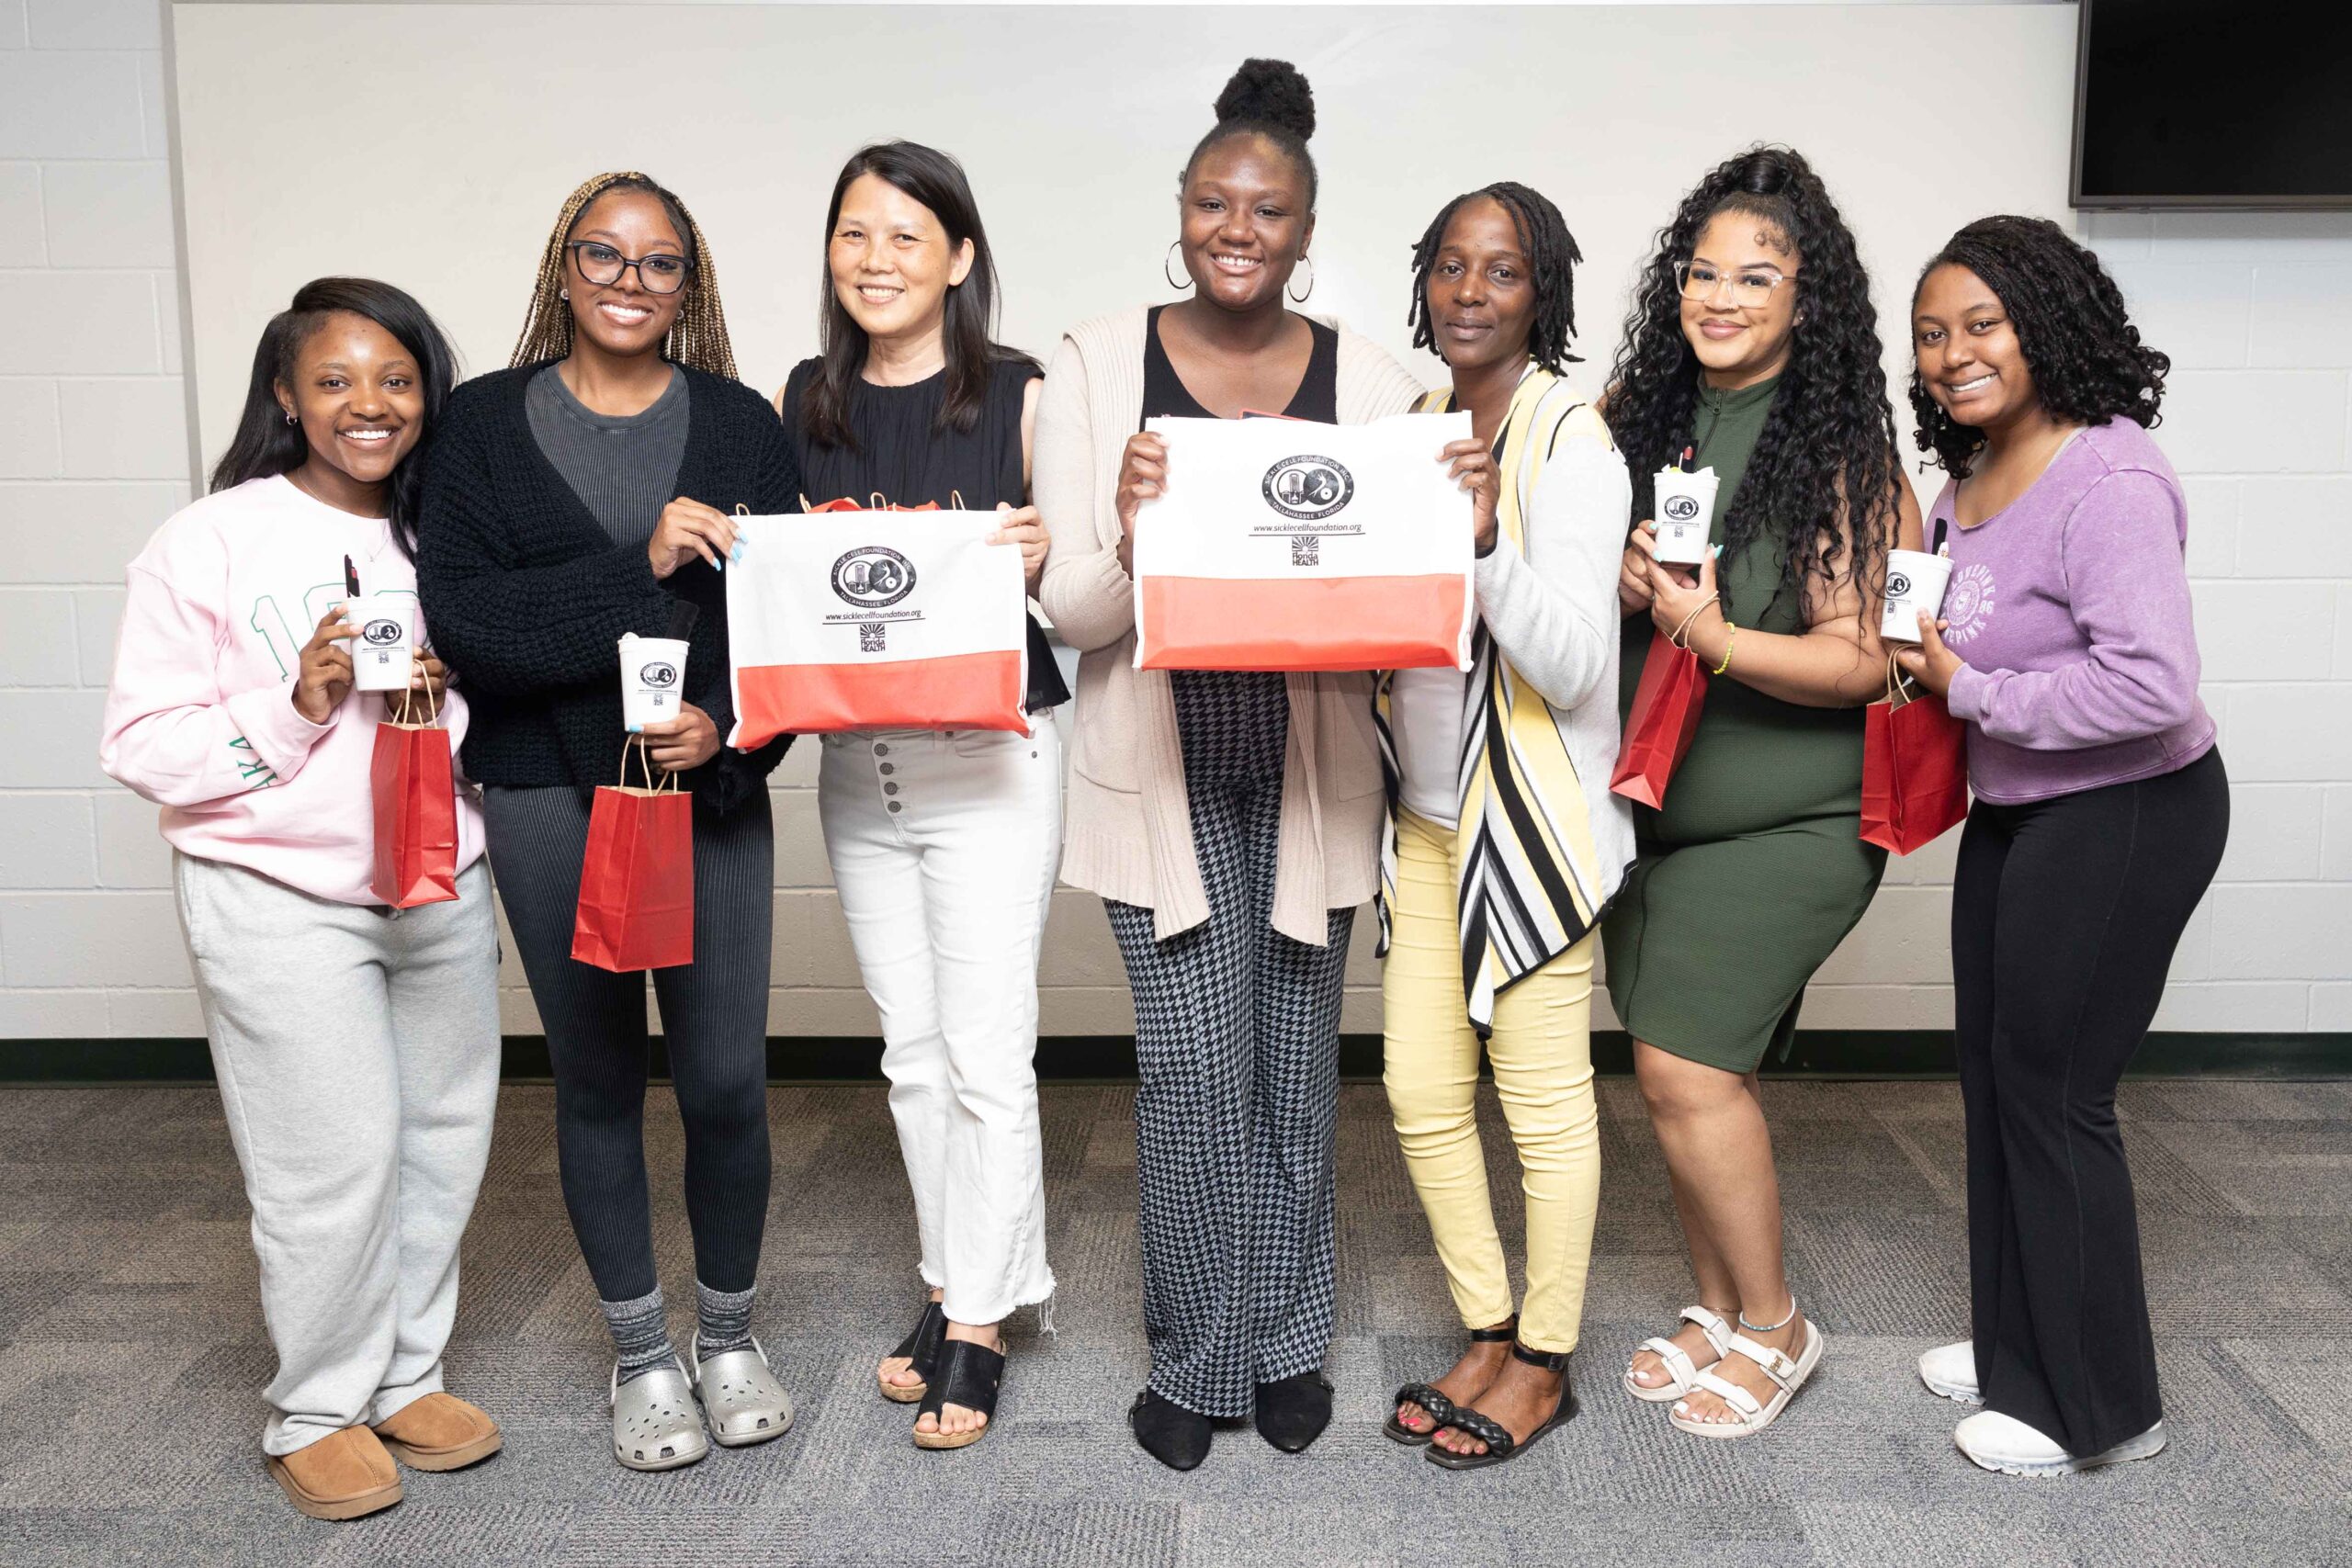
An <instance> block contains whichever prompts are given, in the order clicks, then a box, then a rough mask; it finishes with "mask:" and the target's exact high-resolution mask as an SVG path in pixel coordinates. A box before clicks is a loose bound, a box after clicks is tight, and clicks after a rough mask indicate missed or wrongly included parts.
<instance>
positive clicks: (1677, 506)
mask: <svg viewBox="0 0 2352 1568" xmlns="http://www.w3.org/2000/svg"><path fill="white" fill-rule="evenodd" d="M1664 511H1665V513H1666V514H1667V515H1668V517H1671V518H1673V519H1674V520H1675V521H1676V522H1677V523H1688V522H1689V521H1691V519H1692V518H1693V517H1696V516H1698V515H1699V498H1698V497H1697V496H1695V495H1669V496H1668V497H1667V498H1666V506H1665V508H1664Z"/></svg>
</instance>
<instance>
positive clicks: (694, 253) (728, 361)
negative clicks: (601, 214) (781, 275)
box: [507, 169, 739, 381]
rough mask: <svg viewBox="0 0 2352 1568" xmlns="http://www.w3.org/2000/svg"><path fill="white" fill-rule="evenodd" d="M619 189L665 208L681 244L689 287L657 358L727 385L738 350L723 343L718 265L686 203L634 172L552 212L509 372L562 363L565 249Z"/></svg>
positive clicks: (567, 319)
mask: <svg viewBox="0 0 2352 1568" xmlns="http://www.w3.org/2000/svg"><path fill="white" fill-rule="evenodd" d="M616 190H633V191H642V192H644V193H645V194H646V195H648V196H650V197H654V198H655V199H656V200H658V201H660V202H661V203H662V208H663V209H665V210H667V211H668V213H669V215H670V221H671V222H672V223H673V224H674V225H676V227H677V231H678V233H679V236H680V237H681V238H683V239H684V241H685V242H686V265H687V271H686V286H685V288H683V289H681V290H680V291H679V293H680V299H679V300H678V319H677V320H676V321H673V322H672V323H671V324H670V335H669V336H668V337H666V338H664V339H662V358H664V359H667V360H670V361H672V362H673V363H675V364H679V365H684V366H686V367H689V368H691V369H695V370H705V371H708V372H709V373H710V374H711V375H713V376H724V377H726V378H728V379H729V380H730V381H733V380H737V379H739V377H738V376H737V375H736V372H735V350H734V348H733V347H732V346H731V345H730V344H729V342H728V339H727V312H726V311H725V310H722V309H721V308H720V306H719V303H718V265H717V264H716V263H715V262H713V261H712V260H711V256H710V246H709V244H708V243H706V242H705V241H704V239H703V237H702V228H701V226H700V225H699V224H697V223H696V222H695V220H694V215H693V214H692V213H690V212H688V211H687V210H686V204H685V203H684V202H683V201H680V200H679V199H678V198H677V197H676V196H675V195H673V193H672V192H671V191H669V190H668V189H666V188H665V187H663V186H662V185H661V184H660V183H659V182H658V181H656V180H655V179H653V177H652V176H651V175H640V174H639V173H637V172H636V171H635V170H633V169H623V170H619V171H616V172H615V173H612V174H605V175H596V176H595V177H594V178H593V179H590V180H588V181H586V182H584V183H583V184H582V186H580V188H579V189H577V190H575V191H573V192H572V193H571V196H569V197H566V198H565V199H564V203H563V210H562V211H560V212H559V213H557V214H556V220H555V230H554V231H553V232H551V233H550V234H548V245H547V249H546V250H545V251H544V252H542V253H541V254H540V255H539V276H538V281H537V283H535V284H534V285H533V286H532V288H531V308H530V310H528V311H527V312H526V313H525V315H524V317H523V335H522V336H521V337H520V338H517V339H516V340H515V354H514V356H513V357H512V358H511V359H509V360H508V361H507V364H508V365H510V366H515V365H537V364H538V363H539V362H540V361H541V360H546V359H561V358H563V357H565V356H566V355H569V354H571V325H572V323H571V303H570V302H569V301H568V300H566V299H564V298H563V291H564V288H565V283H564V274H565V270H566V268H567V267H568V266H569V265H570V263H569V260H568V258H569V256H570V254H571V253H569V252H567V251H566V250H565V249H564V246H566V245H568V244H570V243H571V233H572V231H573V230H574V229H577V228H578V227H579V226H580V219H581V215H582V214H583V213H585V212H586V211H587V210H588V209H589V207H590V206H591V205H592V204H593V203H594V201H595V200H596V198H597V197H600V196H605V195H606V194H608V193H610V192H613V191H616Z"/></svg>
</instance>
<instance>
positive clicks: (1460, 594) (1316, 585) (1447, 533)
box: [1132, 413, 1474, 671]
mask: <svg viewBox="0 0 2352 1568" xmlns="http://www.w3.org/2000/svg"><path fill="white" fill-rule="evenodd" d="M1145 428H1146V429H1147V430H1148V431H1150V432H1151V433H1152V434H1156V435H1158V436H1159V437H1160V439H1161V440H1162V441H1164V442H1165V443H1166V444H1167V447H1168V486H1167V490H1166V491H1165V493H1163V494H1161V495H1159V497H1157V498H1155V499H1153V500H1150V501H1148V502H1145V503H1144V505H1143V507H1142V509H1141V510H1140V512H1139V513H1137V515H1136V529H1135V547H1134V550H1133V552H1132V553H1133V558H1134V561H1135V593H1136V668H1137V669H1139V670H1279V671H1293V670H1297V671H1346V670H1415V669H1426V668H1433V667H1440V666H1444V667H1451V668H1453V669H1455V670H1467V669H1469V668H1470V631H1471V626H1472V624H1473V619H1474V612H1473V605H1472V598H1471V594H1472V581H1471V572H1472V569H1473V564H1474V563H1473V552H1472V540H1471V533H1470V509H1471V502H1470V496H1469V492H1467V491H1464V490H1463V489H1462V488H1461V486H1460V484H1459V483H1458V482H1457V481H1455V480H1454V479H1452V478H1451V477H1450V476H1449V475H1448V474H1447V472H1446V466H1445V465H1444V464H1443V463H1441V462H1439V461H1438V457H1437V455H1438V452H1439V450H1440V449H1441V448H1442V447H1443V446H1446V445H1447V444H1448V443H1449V442H1453V441H1458V440H1461V439H1463V438H1464V437H1465V436H1467V435H1468V434H1470V416H1469V415H1468V414H1467V413H1442V414H1392V415H1390V416H1389V417H1387V418H1386V419H1380V420H1374V421H1373V422H1372V423H1369V424H1322V423H1312V422H1309V421H1305V420H1293V419H1154V420H1150V421H1148V422H1147V423H1146V425H1145Z"/></svg>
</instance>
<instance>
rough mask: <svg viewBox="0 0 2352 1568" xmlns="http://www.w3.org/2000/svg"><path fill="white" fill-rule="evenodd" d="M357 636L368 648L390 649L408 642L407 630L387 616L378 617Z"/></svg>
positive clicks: (361, 629)
mask: <svg viewBox="0 0 2352 1568" xmlns="http://www.w3.org/2000/svg"><path fill="white" fill-rule="evenodd" d="M359 635H360V637H362V638H363V639H364V640H365V641H366V642H367V644H368V647H370V648H392V647H395V646H397V645H398V644H400V643H402V642H405V641H407V640H408V628H407V627H406V626H402V625H401V624H400V623H399V622H398V621H396V620H393V619H392V618H391V617H390V616H389V615H379V616H378V617H377V618H376V619H374V620H372V621H369V622H368V624H367V625H366V626H363V627H361V628H360V631H359Z"/></svg>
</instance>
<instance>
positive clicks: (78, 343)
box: [0, 0, 2352, 1037]
mask: <svg viewBox="0 0 2352 1568" xmlns="http://www.w3.org/2000/svg"><path fill="white" fill-rule="evenodd" d="M161 43H162V28H161V14H160V11H159V9H158V6H157V4H156V0H0V235H5V236H6V239H7V249H6V262H5V265H0V288H5V289H6V292H7V293H8V295H9V297H10V298H11V299H12V300H13V301H14V302H15V304H16V307H17V309H16V310H15V311H14V312H13V313H12V316H11V325H10V328H9V331H8V333H6V335H5V336H0V540H4V541H5V546H6V547H5V548H0V741H5V744H0V1037H28V1036H55V1037H99V1036H106V1035H117V1036H130V1035H153V1034H166V1035H187V1034H194V1033H197V1032H199V1030H200V1027H201V1025H200V1021H198V1017H197V1014H196V1010H195V1008H194V1006H193V999H192V998H191V996H190V995H189V992H188V990H187V986H188V976H187V961H186V959H185V957H184V956H183V954H182V952H181V948H180V940H179V933H178V931H177V929H176V926H175V921H174V919H173V915H172V909H171V901H170V898H169V896H168V893H167V892H166V888H167V886H168V880H169V864H170V863H169V857H168V855H167V853H166V852H164V849H163V846H162V845H161V843H160V841H159V840H157V839H156V837H155V832H154V814H153V809H152V808H151V807H147V806H146V805H145V804H144V803H143V802H141V801H139V800H137V799H135V798H133V797H131V796H130V795H126V794H125V793H123V792H122V791H120V790H118V789H115V788H113V787H112V786H111V785H109V784H107V783H106V781H105V780H104V778H103V777H102V776H101V775H100V774H99V773H98V772H97V768H96V762H95V761H94V755H95V751H96V736H97V718H98V704H99V694H100V693H101V692H102V691H103V689H104V686H105V683H106V678H107V665H108V662H109V660H110V659H111V656H112V640H113V628H114V622H115V617H116V615H118V613H119V604H120V599H121V569H122V564H123V562H124V561H125V560H127V559H128V558H130V555H131V554H133V553H134V552H135V551H136V550H137V549H138V547H139V546H140V544H141V542H142V541H143V540H144V539H145V537H146V536H147V535H148V533H149V532H150V531H151V530H152V529H153V527H154V525H156V524H157V523H158V522H160V521H161V520H162V519H163V518H164V516H165V515H167V514H168V513H170V512H171V511H172V510H173V509H174V508H175V506H177V505H179V504H180V503H182V502H184V501H185V500H186V498H187V495H188V493H189V491H188V480H189V478H190V476H189V474H188V473H187V423H186V418H185V403H184V400H183V398H182V393H181V388H180V384H179V379H178V377H179V364H180V345H179V321H178V286H177V280H176V278H175V275H174V272H173V243H172V214H171V197H170V179H169V169H168V165H167V164H166V161H165V160H166V154H167V147H166V128H165V123H164V90H163V65H162V52H161ZM1969 216H1973V214H1964V213H1954V214H1953V219H1954V221H1955V223H1957V222H1958V221H1959V220H1962V219H1963V218H1965V217H1969ZM2084 230H2085V231H2086V234H2087V236H2088V238H2089V239H2090V241H2091V242H2092V243H2094V244H2095V245H2097V246H2098V249H2099V251H2100V254H2102V255H2103V256H2105V257H2106V258H2107V260H2108V262H2109V265H2111V266H2113V268H2114V269H2115V271H2116V274H2117V276H2118V277H2119V279H2120V281H2121V283H2122V285H2123V288H2124V290H2125V293H2126V295H2127V296H2128V297H2129V299H2131V305H2132V309H2133V313H2134V315H2135V317H2136V318H2137V320H2138V321H2140V323H2141V325H2142V327H2143V330H2144V331H2145V332H2146V333H2147V335H2148V337H2149V339H2150V340H2151V341H2152V342H2154V344H2157V345H2158V346H2159V347H2162V348H2164V349H2165V351H2166V352H2167V353H2169V354H2171V355H2173V357H2174V362H2175V366H2176V371H2175V375H2174V378H2173V381H2172V391H2171V396H2170V399H2169V400H2168V403H2167V410H2168V414H2169V417H2168V418H2167V419H2166V421H2165V425H2164V427H2163V429H2162V431H2161V432H2160V433H2159V439H2161V440H2162V442H2163V443H2164V446H2165V449H2166V451H2167V452H2168V453H2170V455H2171V457H2172V458H2173V461H2174V463H2175V464H2176V465H2177V467H2178V468H2180V470H2181V472H2182V474H2183V475H2184V476H2185V477H2186V478H2187V479H2188V485H2189V489H2190V496H2191V530H2192V543H2191V547H2190V551H2191V572H2192V576H2193V577H2194V578H2195V580H2196V584H2197V603H2198V614H2199V636H2200V641H2201V643H2202V646H2203V649H2204V651H2205V657H2206V666H2207V668H2206V675H2207V682H2206V700H2207V702H2208V703H2209V704H2210V705H2211V707H2212V709H2213V712H2214V714H2215V716H2216V717H2217V718H2219V719H2220V721H2221V724H2222V738H2223V745H2224V749H2225V752H2226V755H2227V758H2228V761H2229V765H2230V770H2231V773H2232V774H2233V778H2234V779H2235V780H2236V785H2237V788H2236V807H2237V818H2236V823H2235V828H2234V831H2233V841H2232V844H2231V849H2230V854H2229V859H2228V861H2227V863H2225V865H2224V867H2223V870H2222V879H2221V882H2220V884H2219V885H2217V886H2216V887H2215V889H2214V891H2213V893H2212V894H2211V897H2208V898H2207V900H2206V903H2205V907H2204V908H2202V909H2201V910H2200V911H2199V914H2198V916H2197V918H2196V919H2195V921H2194V922H2193V923H2192V925H2191V927H2190V929H2189V931H2188V934H2187V936H2186V938H2185V939H2184V940H2183V942H2182V944H2181V950H2180V953H2179V956H2178V958H2177V962H2176V963H2175V965H2174V971H2173V974H2174V985H2173V987H2172V990H2171V992H2170V994H2169V996H2168V997H2167V999H2166V1001H2165V1009H2164V1011H2163V1013H2162V1014H2161V1015H2160V1017H2159V1023H2160V1024H2162V1025H2164V1026H2165V1027H2170V1028H2175V1029H2248V1030H2278V1031H2296V1030H2304V1029H2313V1030H2339V1031H2340V1030H2352V941H2347V940H2346V934H2345V933H2346V931H2352V451H2347V445H2352V412H2347V403H2352V214H2329V215H2314V216H2279V215H2261V214H2252V215H2245V214H2241V215H2213V216H2206V215H2198V216H2183V217H2174V218H2154V219H2151V218H2147V217H2104V216H2103V217H2094V218H2090V219H2087V220H2086V221H2085V223H2084ZM1598 313H1599V314H1600V315H1601V316H1604V317H1613V316H1614V315H1615V311H1614V310H1601V311H1600V312H1598ZM815 752H816V749H815V748H814V747H809V748H808V749H806V750H802V751H799V752H797V753H796V755H795V756H794V757H793V758H792V759H791V760H790V761H787V762H786V765H785V767H784V769H783V770H782V771H781V772H780V773H778V775H777V779H776V784H777V788H776V791H775V805H776V811H777V824H778V840H779V841H778V850H777V858H776V893H775V915H776V941H775V987H776V989H775V998H774V1002H773V1005H772V1007H771V1009H770V1012H769V1019H770V1027H771V1028H772V1029H773V1030H774V1031H775V1032H777V1033H784V1034H793V1033H798V1034H850V1033H865V1032H871V1031H872V1028H873V1014H872V1009H871V1007H870V1006H869V1004H868V1003H867V1002H866V1000H865V997H864V995H863V993H862V992H861V991H860V990H858V989H857V986H856V979H855V970H854V964H852V962H851V958H850V953H849V946H848V942H847V939H846V936H845V933H844V932H843V931H842V924H841V919H840V915H839V912H838V910H837V909H836V908H835V906H834V904H833V899H832V893H831V886H830V878H829V876H828V875H827V873H826V869H825V860H824V854H823V851H822V848H821V846H820V844H819V843H818V841H817V836H816V813H815V802H814V797H813V795H812V794H811V789H810V786H811V784H813V781H814V766H815V761H816V755H815ZM1951 850H1952V840H1951V838H1947V839H1946V840H1944V841H1942V842H1941V843H1939V844H1937V845H1936V846H1934V847H1932V848H1930V849H1929V850H1928V851H1925V852H1922V853H1920V854H1919V855H1917V856H1914V857H1912V858H1911V859H1910V860H1908V861H1898V862H1896V863H1894V866H1893V867H1892V869H1891V870H1890V873H1889V875H1888V879H1887V886H1886V888H1885V891H1884V892H1883V894H1882V895H1881V896H1880V898H1879V900H1878V904H1877V906H1876V907H1875V908H1873V909H1872V910H1871V915H1870V917H1869V919H1867V920H1866V921H1865V922H1864V924H1863V926H1862V927H1861V929H1860V931H1857V932H1856V934H1855V936H1854V938H1853V939H1852V940H1851V941H1850V942H1848V943H1847V944H1846V945H1845V947H1844V948H1842V949H1841V950H1840V951H1839V952H1838V954H1837V955H1836V957H1835V958H1833V959H1832V960H1831V962H1830V964H1829V965H1828V966H1827V967H1826V969H1825V970H1824V971H1823V975H1822V979H1821V983H1820V985H1818V986H1817V987H1815V992H1814V996H1813V999H1812V1001H1811V1003H1810V1004H1809V1007H1808V1010H1807V1014H1806V1017H1807V1021H1808V1022H1810V1023H1812V1024H1814V1025H1815V1026H1817V1027H1823V1028H1910V1027H1936V1026H1941V1025H1946V1024H1948V1023H1949V1022H1950V1021H1951V995H1950V991H1949V988H1948V987H1946V986H1945V985H1944V984H1943V977H1944V976H1945V973H1946V971H1945V962H1946V959H1945V947H1944V922H1945V918H1946V911H1947V908H1948V897H1949V896H1948V891H1947V886H1948V883H1949V881H1950V877H1951ZM1043 978H1044V982H1045V986H1046V1003H1045V1020H1046V1028H1047V1030H1048V1031H1050V1032H1059V1033H1118V1032H1124V1031H1125V1030H1126V1029H1127V1028H1129V1027H1130V1026H1131V1024H1132V1019H1133V1015H1132V1013H1131V1011H1130V1010H1129V1007H1128V1002H1127V997H1126V989H1125V984H1124V983H1123V977H1122V973H1121V970H1120V967H1119V964H1118V960H1117V956H1116V954H1115V953H1114V950H1113V949H1112V947H1111V944H1110V942H1109V939H1108V934H1107V931H1106V929H1105V927H1104V924H1103V916H1102V912H1101V908H1100V906H1099V904H1097V902H1096V901H1095V900H1094V899H1093V898H1091V897H1089V896H1086V895H1082V894H1078V893H1074V892H1070V891H1067V890H1065V891H1064V892H1063V893H1061V894H1060V895H1058V896H1057V899H1056V902H1055V907H1054V913H1053V919H1052V923H1051V926H1050V927H1049V929H1048V934H1047V952H1046V959H1045V964H1044V969H1043ZM503 985H504V986H505V987H507V995H506V997H505V998H504V1009H503V1015H504V1018H505V1020H506V1026H507V1028H508V1029H510V1030H513V1031H516V1032H531V1031H534V1030H536V1028H537V1020H536V1017H535V1016H534V1014H533V1012H532V1010H531V1006H530V998H529V995H528V992H527V991H526V990H525V989H524V988H523V982H522V976H521V972H520V969H519V968H518V967H517V966H516V965H515V963H514V962H513V959H512V954H511V944H510V954H509V960H508V964H507V966H506V970H505V973H504V976H503ZM1378 1013H1379V1009H1378V991H1377V972H1376V969H1375V966H1374V964H1373V963H1372V961H1371V953H1370V931H1369V921H1368V920H1367V921H1365V922H1364V925H1363V927H1362V928H1360V940H1359V943H1358V951H1357V954H1356V957H1355V962H1354V964H1352V966H1351V995H1350V998H1349V1003H1348V1010H1347V1015H1346V1017H1347V1024H1348V1027H1349V1028H1351V1029H1356V1030H1373V1029H1376V1028H1377V1027H1378V1025H1379V1017H1378ZM1604 1013H1605V1009H1604ZM1603 1021H1604V1022H1605V1021H1608V1020H1607V1019H1606V1018H1605V1017H1604V1019H1603Z"/></svg>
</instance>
